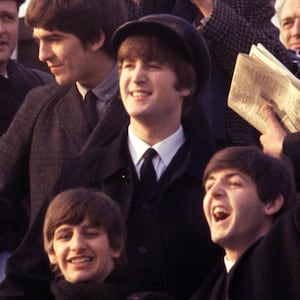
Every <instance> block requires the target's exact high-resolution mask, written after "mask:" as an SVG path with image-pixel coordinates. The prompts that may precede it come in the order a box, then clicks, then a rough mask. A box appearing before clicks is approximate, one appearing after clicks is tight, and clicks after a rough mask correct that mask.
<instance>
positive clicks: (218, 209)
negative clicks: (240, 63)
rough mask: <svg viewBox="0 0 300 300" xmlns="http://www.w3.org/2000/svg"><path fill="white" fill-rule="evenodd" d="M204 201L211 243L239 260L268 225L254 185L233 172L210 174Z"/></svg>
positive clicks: (249, 179) (227, 170) (224, 170)
mask: <svg viewBox="0 0 300 300" xmlns="http://www.w3.org/2000/svg"><path fill="white" fill-rule="evenodd" d="M205 191H206V195H205V197H204V201H203V209H204V213H205V217H206V219H207V222H208V225H209V227H210V231H211V238H212V241H213V242H214V243H216V244H219V245H220V246H222V247H223V248H224V249H225V250H228V249H229V250H230V251H231V252H234V253H236V257H239V256H240V255H241V254H242V253H243V252H244V251H245V250H246V249H247V248H248V247H249V246H250V245H251V244H253V243H254V242H255V241H256V240H258V239H259V238H260V237H262V236H264V235H265V234H266V232H267V231H268V230H269V228H270V226H271V219H270V217H269V216H268V215H267V213H266V204H265V203H263V202H262V201H261V200H260V199H259V197H258V194H257V189H256V185H255V182H254V181H253V180H252V179H251V178H250V177H249V176H247V175H245V174H243V173H242V172H240V171H238V170H235V169H223V170H219V171H215V172H212V173H211V174H209V176H208V178H207V180H206V182H205Z"/></svg>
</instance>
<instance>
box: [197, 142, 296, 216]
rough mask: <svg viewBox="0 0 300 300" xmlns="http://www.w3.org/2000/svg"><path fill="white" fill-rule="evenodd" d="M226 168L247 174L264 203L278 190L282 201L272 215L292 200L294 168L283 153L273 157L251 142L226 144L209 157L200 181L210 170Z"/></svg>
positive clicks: (291, 202)
mask: <svg viewBox="0 0 300 300" xmlns="http://www.w3.org/2000/svg"><path fill="white" fill-rule="evenodd" d="M227 168H231V169H236V170H239V171H240V172H242V173H244V174H246V175H248V176H249V177H250V178H251V179H252V180H253V181H254V182H255V185H256V189H257V194H258V196H259V199H260V200H261V201H262V202H264V203H268V202H273V201H274V200H275V199H276V198H277V196H278V195H279V194H281V195H282V196H283V197H284V205H283V206H282V208H281V210H280V211H279V212H278V214H276V215H279V214H281V213H282V212H284V211H286V210H287V208H288V207H290V206H291V205H293V204H294V202H295V200H296V188H295V182H294V170H293V167H292V163H291V161H290V160H289V159H288V158H287V157H284V156H282V157H281V158H275V157H272V156H270V155H267V154H265V153H264V152H263V151H262V150H261V149H259V148H257V147H254V146H233V147H228V148H225V149H223V150H220V151H219V152H217V153H216V154H214V156H213V157H212V158H211V160H210V161H209V163H208V164H207V166H206V168H205V171H204V175H203V183H205V182H206V180H207V179H208V177H209V175H210V174H211V173H213V172H216V171H219V170H222V169H227Z"/></svg>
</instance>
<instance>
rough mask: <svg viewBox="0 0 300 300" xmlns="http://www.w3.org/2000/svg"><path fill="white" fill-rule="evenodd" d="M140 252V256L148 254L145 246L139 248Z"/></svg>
mask: <svg viewBox="0 0 300 300" xmlns="http://www.w3.org/2000/svg"><path fill="white" fill-rule="evenodd" d="M138 252H139V253H140V254H146V253H147V252H148V249H147V248H146V247H144V246H141V247H139V248H138Z"/></svg>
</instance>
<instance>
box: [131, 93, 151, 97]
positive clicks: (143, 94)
mask: <svg viewBox="0 0 300 300" xmlns="http://www.w3.org/2000/svg"><path fill="white" fill-rule="evenodd" d="M131 94H132V96H133V97H147V96H148V95H149V93H146V92H132V93H131Z"/></svg>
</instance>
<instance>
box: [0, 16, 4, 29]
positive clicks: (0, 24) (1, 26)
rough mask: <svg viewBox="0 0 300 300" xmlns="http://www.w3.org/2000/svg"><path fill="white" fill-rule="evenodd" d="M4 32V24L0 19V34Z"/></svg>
mask: <svg viewBox="0 0 300 300" xmlns="http://www.w3.org/2000/svg"><path fill="white" fill-rule="evenodd" d="M4 31H5V24H4V22H3V21H2V20H1V18H0V32H4Z"/></svg>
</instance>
